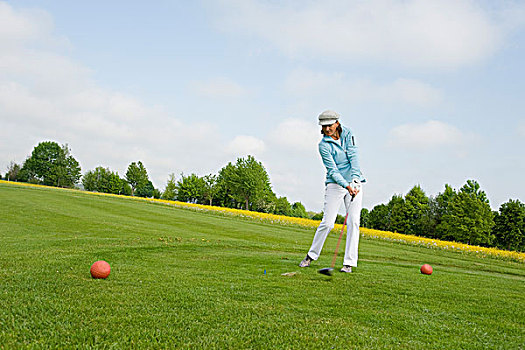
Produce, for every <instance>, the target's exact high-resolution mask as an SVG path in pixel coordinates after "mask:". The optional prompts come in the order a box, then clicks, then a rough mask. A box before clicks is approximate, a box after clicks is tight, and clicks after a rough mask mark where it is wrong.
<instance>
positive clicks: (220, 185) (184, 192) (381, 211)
mask: <svg viewBox="0 0 525 350" xmlns="http://www.w3.org/2000/svg"><path fill="white" fill-rule="evenodd" d="M0 178H1V176H0ZM5 179H6V180H10V181H23V182H30V183H36V184H43V185H48V186H56V187H75V185H77V184H78V183H79V182H81V184H82V187H83V189H84V190H87V191H96V192H103V193H113V194H121V195H127V196H139V197H148V198H162V199H167V200H178V201H183V202H191V203H198V204H208V205H216V206H222V207H228V208H237V209H246V210H253V211H259V212H265V213H273V214H278V215H286V216H294V217H302V218H311V219H314V220H321V219H322V217H323V213H322V212H321V213H313V212H307V211H306V209H305V207H304V205H303V204H302V203H300V202H295V203H290V202H289V201H288V199H287V198H286V197H277V195H276V194H275V193H274V192H273V190H272V187H271V184H270V179H269V176H268V173H267V172H266V169H265V168H264V166H263V165H262V163H261V162H259V161H257V160H256V159H255V158H254V157H252V156H247V157H246V158H238V159H237V161H236V162H235V163H232V162H229V163H228V164H227V165H225V166H224V167H223V168H222V169H220V170H219V172H218V173H217V174H208V175H205V176H198V175H196V174H194V173H192V174H189V175H185V174H180V176H179V177H178V178H177V177H176V176H175V174H170V175H169V178H168V180H167V183H166V186H165V189H164V191H160V190H159V189H156V188H155V187H154V186H153V184H152V182H151V181H150V180H149V176H148V172H147V170H146V167H145V166H144V164H142V162H141V161H137V162H132V163H131V164H129V166H128V168H127V171H126V174H125V175H124V177H121V176H120V175H119V174H118V173H117V172H114V171H111V170H110V169H109V168H104V167H101V166H99V167H97V168H95V169H93V170H90V171H87V172H86V173H85V174H84V175H82V174H81V169H80V165H79V163H78V161H77V160H76V159H75V158H74V157H73V156H72V155H71V150H70V148H69V146H68V145H67V144H66V145H62V146H60V145H58V144H57V143H56V142H52V141H45V142H41V143H39V144H38V145H37V146H36V147H35V148H34V149H33V151H32V153H31V155H30V156H28V157H27V159H26V160H25V161H24V163H23V164H22V165H19V164H16V163H14V162H11V164H10V165H9V167H8V169H7V173H6V174H5ZM343 221H344V218H343V216H342V215H338V217H337V221H336V222H338V223H343ZM361 226H363V227H367V228H373V229H378V230H384V231H392V232H399V233H405V234H411V235H416V236H423V237H429V238H436V239H441V240H448V241H456V242H462V243H467V244H473V245H481V246H487V247H499V248H502V249H507V250H516V251H525V204H523V203H521V202H520V201H519V200H512V199H511V200H509V201H508V202H506V203H503V204H502V205H501V206H500V208H499V210H498V211H492V210H491V207H490V205H489V200H488V198H487V196H486V193H485V192H484V191H482V190H481V188H480V185H479V183H477V182H476V181H475V180H468V181H467V182H466V184H465V185H464V186H463V187H461V188H460V189H459V190H455V189H453V188H452V187H451V186H449V185H445V189H444V191H443V192H442V193H439V194H438V195H436V196H427V195H426V194H425V192H424V191H423V190H422V189H421V187H420V186H419V185H416V186H414V187H413V188H412V189H411V190H410V191H409V192H408V193H407V194H406V195H405V196H404V197H403V196H402V195H398V194H395V195H393V196H392V198H391V199H390V201H389V202H388V203H387V204H379V205H376V206H375V207H374V208H373V209H372V210H371V211H369V210H368V209H366V208H363V210H362V212H361Z"/></svg>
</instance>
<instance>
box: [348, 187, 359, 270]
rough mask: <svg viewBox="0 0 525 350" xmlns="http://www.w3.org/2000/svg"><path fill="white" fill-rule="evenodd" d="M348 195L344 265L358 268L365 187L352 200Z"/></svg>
mask: <svg viewBox="0 0 525 350" xmlns="http://www.w3.org/2000/svg"><path fill="white" fill-rule="evenodd" d="M351 199H352V196H351V195H350V194H348V195H347V196H346V197H345V206H346V210H347V213H348V219H347V222H346V223H347V230H346V249H345V257H344V260H343V265H347V266H357V255H358V246H359V223H360V220H361V208H362V207H363V186H361V191H359V193H358V194H357V195H356V196H355V197H354V200H351Z"/></svg>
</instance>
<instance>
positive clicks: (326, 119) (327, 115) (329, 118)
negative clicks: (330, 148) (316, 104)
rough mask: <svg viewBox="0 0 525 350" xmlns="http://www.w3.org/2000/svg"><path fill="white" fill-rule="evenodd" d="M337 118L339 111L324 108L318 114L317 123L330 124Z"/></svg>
mask: <svg viewBox="0 0 525 350" xmlns="http://www.w3.org/2000/svg"><path fill="white" fill-rule="evenodd" d="M338 120H339V113H337V112H334V111H330V110H326V111H324V112H323V113H321V114H319V125H332V124H333V123H335V122H336V121H338Z"/></svg>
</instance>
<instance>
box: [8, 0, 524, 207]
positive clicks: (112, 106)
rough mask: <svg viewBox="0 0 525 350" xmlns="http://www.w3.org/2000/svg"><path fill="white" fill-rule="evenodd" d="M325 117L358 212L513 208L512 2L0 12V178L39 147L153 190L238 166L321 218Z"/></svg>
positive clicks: (517, 7)
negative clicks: (253, 168)
mask: <svg viewBox="0 0 525 350" xmlns="http://www.w3.org/2000/svg"><path fill="white" fill-rule="evenodd" d="M326 109H331V110H335V111H337V112H338V113H339V114H340V115H341V122H342V124H343V125H345V126H347V127H349V128H351V129H352V131H353V133H354V134H355V138H356V143H357V145H358V147H359V158H360V163H361V170H362V172H363V174H364V175H365V177H366V179H367V183H366V185H365V186H364V187H363V192H364V199H363V205H364V207H366V208H369V209H372V208H373V207H374V206H375V205H377V204H380V203H387V202H388V201H389V199H390V198H391V197H392V195H393V194H403V195H404V194H406V193H407V192H408V191H409V190H410V189H411V188H412V187H413V186H415V185H420V186H421V187H422V189H423V190H424V191H425V193H426V194H427V195H429V196H435V195H437V194H438V193H439V192H442V191H443V190H444V187H445V184H450V185H451V186H452V187H453V188H456V189H459V188H461V186H463V185H464V184H465V182H466V180H468V179H474V180H477V181H478V182H479V183H480V185H481V188H482V190H484V191H485V192H486V193H487V196H488V198H489V200H490V204H491V207H492V208H493V209H495V210H497V209H498V208H499V206H500V205H501V204H502V203H504V202H507V201H508V200H509V199H519V200H520V201H522V202H525V181H524V178H525V176H524V174H525V157H524V154H523V152H524V150H525V2H524V1H463V0H452V1H449V0H441V1H426V0H404V1H395V0H371V1H351V0H347V1H331V0H326V1H309V0H302V1H286V0H283V1H274V0H271V1H270V0H267V1H262V0H199V1H147V2H146V1H140V2H139V1H121V0H115V1H100V0H93V1H82V2H80V1H65V0H64V1H58V0H56V1H46V2H42V1H37V0H20V1H0V173H2V174H5V172H6V171H7V168H8V166H9V164H10V163H11V162H16V163H18V164H22V163H23V162H24V160H25V159H26V158H27V157H28V156H29V155H30V154H31V151H32V150H33V148H34V147H35V146H36V145H37V144H38V143H39V142H42V141H55V142H57V143H59V144H68V145H69V147H70V149H71V154H72V155H73V156H74V157H75V158H76V159H77V160H78V161H79V163H80V165H81V168H82V173H85V172H87V171H89V170H93V169H94V168H95V167H97V166H103V167H108V168H110V169H111V170H112V171H117V172H118V173H119V174H120V175H121V176H124V175H125V172H126V169H127V167H128V165H129V164H130V163H131V162H136V161H139V160H140V161H142V162H143V164H144V165H145V167H146V169H147V170H148V174H149V176H150V179H151V180H152V182H153V184H154V186H155V187H156V188H159V189H160V190H163V189H164V187H165V185H166V182H167V180H168V177H169V174H172V173H173V174H175V175H176V176H177V177H180V174H181V173H184V174H186V175H189V174H191V173H196V174H197V175H199V176H203V175H206V174H210V173H211V174H216V173H218V171H219V170H220V169H221V168H222V167H224V166H225V165H226V164H228V162H235V161H236V159H237V158H238V157H245V156H247V155H248V154H250V155H253V156H254V157H255V158H256V159H257V160H258V161H260V162H262V163H263V165H264V166H265V168H266V170H267V172H268V174H269V176H270V181H271V184H272V188H273V190H274V192H275V193H276V194H277V195H278V196H286V197H287V198H288V200H289V201H290V202H291V203H292V202H296V201H300V202H302V203H303V204H304V205H305V206H306V209H307V210H311V211H321V210H322V206H323V197H324V179H325V169H324V167H323V164H322V162H321V158H320V156H319V154H318V149H317V144H318V142H319V140H320V139H321V135H320V129H319V126H318V125H317V116H318V115H319V114H320V113H321V112H322V111H324V110H326Z"/></svg>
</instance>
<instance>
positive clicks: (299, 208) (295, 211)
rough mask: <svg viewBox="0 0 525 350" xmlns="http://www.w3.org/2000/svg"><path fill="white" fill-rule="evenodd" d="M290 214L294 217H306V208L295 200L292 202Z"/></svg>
mask: <svg viewBox="0 0 525 350" xmlns="http://www.w3.org/2000/svg"><path fill="white" fill-rule="evenodd" d="M292 216H294V217H296V218H307V217H308V214H307V213H306V208H305V207H304V205H303V204H302V203H301V202H295V203H294V204H292Z"/></svg>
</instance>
